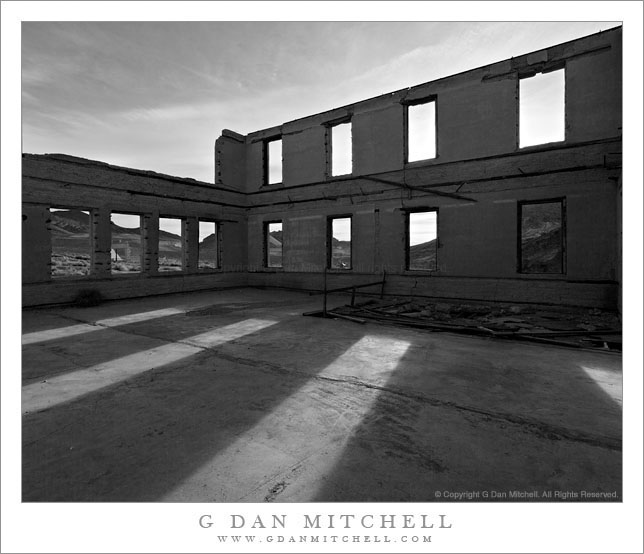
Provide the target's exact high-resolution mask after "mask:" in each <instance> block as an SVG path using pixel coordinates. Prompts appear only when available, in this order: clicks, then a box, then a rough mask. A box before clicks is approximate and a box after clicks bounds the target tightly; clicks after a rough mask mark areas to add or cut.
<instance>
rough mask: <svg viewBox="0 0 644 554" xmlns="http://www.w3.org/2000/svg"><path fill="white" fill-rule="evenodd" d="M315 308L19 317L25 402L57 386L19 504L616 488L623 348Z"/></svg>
mask: <svg viewBox="0 0 644 554" xmlns="http://www.w3.org/2000/svg"><path fill="white" fill-rule="evenodd" d="M337 302H338V304H340V303H343V302H344V299H342V298H341V297H338V299H337ZM318 304H319V299H315V298H311V297H309V296H308V295H306V294H302V293H295V292H286V291H265V290H255V289H243V290H242V289H240V290H230V291H218V292H201V293H193V294H185V295H172V296H167V297H157V298H151V299H140V300H128V301H123V302H111V303H107V304H105V305H103V306H98V307H92V308H85V309H80V308H65V307H57V308H48V309H46V310H26V311H25V312H24V317H23V327H24V329H23V332H24V334H25V335H27V336H30V337H31V340H30V341H28V342H29V344H25V345H24V346H23V380H24V385H25V389H23V399H24V398H26V397H28V391H29V390H31V389H29V387H33V385H39V384H40V381H43V380H52V379H59V382H58V386H59V388H60V390H57V391H56V392H55V394H53V395H52V397H51V399H52V401H46V400H47V392H46V387H45V388H43V387H40V388H39V394H40V395H44V397H43V396H41V397H39V398H40V400H39V402H40V404H38V405H37V406H36V409H34V410H30V413H28V414H25V415H24V417H23V499H24V500H25V501H148V502H149V501H174V502H310V501H357V502H360V501H421V502H422V501H432V500H435V499H436V497H435V493H436V492H437V491H445V490H483V489H486V490H497V491H512V490H526V491H527V490H530V491H531V490H543V491H547V490H588V491H597V492H616V493H617V496H616V498H615V499H617V500H620V499H621V464H622V453H621V390H622V389H621V357H620V356H619V355H616V354H604V353H593V352H585V351H574V350H566V349H562V348H558V347H553V346H545V345H544V346H542V345H525V344H518V343H511V342H508V343H505V342H502V341H491V340H489V339H483V338H477V337H465V336H456V335H450V334H446V333H440V334H435V333H429V332H422V331H418V330H412V329H402V328H393V327H386V326H381V325H377V324H372V323H367V324H365V325H357V324H353V323H351V322H347V321H333V320H324V319H318V318H304V317H301V315H300V314H301V313H302V312H305V311H309V310H311V309H315V308H316V307H317V306H318ZM145 313H150V314H156V315H159V314H163V315H160V316H159V317H155V318H153V319H149V320H148V319H146V318H145V315H144V314H145ZM99 321H110V322H111V323H110V325H109V326H105V328H101V329H100V330H98V331H93V332H91V333H87V334H74V335H70V336H68V337H66V336H65V335H64V333H63V332H62V331H61V332H59V331H57V329H62V328H64V327H66V326H70V325H84V324H88V325H89V324H92V322H94V323H95V322H99ZM267 322H270V325H269V324H268V323H267ZM41 331H47V332H49V335H43V336H49V337H54V338H52V339H47V340H43V341H35V340H33V339H34V338H36V335H35V334H34V333H37V332H41ZM146 351H153V352H156V353H158V352H159V351H160V352H161V353H162V354H163V353H164V352H165V353H167V356H163V355H161V356H160V357H158V358H159V359H156V358H155V359H154V360H152V358H149V361H150V363H149V364H148V365H145V362H144V361H142V360H143V359H144V358H145V357H144V358H142V359H139V358H140V357H141V355H142V353H145V352H146ZM124 358H125V359H128V360H129V361H130V362H132V363H128V364H119V363H118V360H119V359H124ZM79 370H80V373H79ZM83 372H85V373H83ZM96 383H99V384H101V383H102V386H98V387H95V386H94V384H96ZM25 390H26V391H27V392H24V391H25ZM43 391H44V392H43ZM24 395H27V396H26V397H25V396H24ZM43 398H44V401H42V400H43ZM506 500H507V499H506Z"/></svg>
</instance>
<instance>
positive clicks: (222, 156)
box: [215, 129, 246, 190]
mask: <svg viewBox="0 0 644 554" xmlns="http://www.w3.org/2000/svg"><path fill="white" fill-rule="evenodd" d="M222 160H226V161H225V163H222ZM245 182H246V145H245V137H244V136H243V135H240V134H238V133H234V132H233V131H229V130H228V129H224V130H223V131H222V133H221V136H220V137H219V138H218V139H217V140H216V141H215V183H217V185H221V186H224V187H230V188H233V189H236V190H241V189H243V187H244V184H245Z"/></svg>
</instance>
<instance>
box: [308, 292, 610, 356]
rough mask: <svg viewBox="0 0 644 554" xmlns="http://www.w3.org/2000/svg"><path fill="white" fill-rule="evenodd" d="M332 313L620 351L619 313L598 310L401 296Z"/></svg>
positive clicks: (348, 317)
mask: <svg viewBox="0 0 644 554" xmlns="http://www.w3.org/2000/svg"><path fill="white" fill-rule="evenodd" d="M307 315H308V314H307ZM316 315H317V314H316ZM328 315H329V316H330V317H337V318H340V319H346V320H349V321H356V322H357V323H364V322H366V321H372V322H377V323H382V324H390V325H403V326H408V327H413V328H416V329H424V330H427V331H448V332H453V333H463V334H473V335H479V336H485V337H492V338H501V339H513V340H522V341H529V342H538V343H543V344H553V345H557V346H565V347H572V348H592V349H598V350H603V351H617V352H621V349H622V346H621V345H622V342H621V325H620V322H619V319H618V317H617V315H616V314H615V313H612V312H608V311H602V310H598V309H592V310H588V309H584V308H563V307H561V306H552V307H544V306H538V307H536V306H531V305H521V306H517V305H507V304H484V303H479V304H473V303H469V304H461V303H448V302H445V301H443V300H441V301H440V302H436V301H432V300H430V299H423V298H403V297H400V298H394V299H393V300H392V299H386V300H376V299H369V300H366V301H364V302H360V303H357V302H356V303H354V305H348V304H347V305H346V306H341V307H339V308H334V309H333V310H330V311H329V313H328Z"/></svg>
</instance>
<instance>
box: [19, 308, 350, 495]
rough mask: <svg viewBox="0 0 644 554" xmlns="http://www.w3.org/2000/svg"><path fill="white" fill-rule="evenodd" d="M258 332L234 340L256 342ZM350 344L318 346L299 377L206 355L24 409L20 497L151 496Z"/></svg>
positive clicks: (287, 329)
mask: <svg viewBox="0 0 644 554" xmlns="http://www.w3.org/2000/svg"><path fill="white" fill-rule="evenodd" d="M279 326H282V331H283V332H284V333H296V332H297V330H298V326H299V320H298V319H295V320H291V321H290V322H282V323H278V324H277V325H275V326H274V327H273V329H272V330H271V331H272V332H275V328H276V327H279ZM193 331H194V329H193ZM263 332H264V331H259V332H257V333H255V334H253V335H247V336H246V337H244V339H245V340H248V341H250V342H252V341H253V340H254V339H257V340H261V336H262V333H263ZM355 341H356V337H355V336H352V337H346V338H344V339H343V338H339V339H338V338H336V339H334V341H333V343H327V344H326V347H325V348H320V349H319V350H318V351H317V352H316V356H315V357H314V358H312V359H311V360H310V361H309V363H308V366H307V372H308V374H302V373H300V374H290V373H286V372H285V371H284V370H283V369H280V368H279V367H277V366H276V367H272V368H271V367H269V366H268V364H266V363H264V362H262V363H253V362H251V361H248V362H246V361H239V360H236V359H235V358H234V357H230V356H229V357H225V356H223V357H222V356H221V355H219V354H218V353H217V352H213V351H206V352H202V353H200V354H197V355H194V356H191V357H188V358H186V359H184V360H180V361H178V362H176V363H173V364H170V365H165V366H163V367H159V368H156V369H152V370H150V371H147V372H145V373H142V374H140V375H138V376H137V377H135V378H131V379H128V380H126V381H123V382H120V383H118V384H116V385H113V386H111V387H108V388H103V389H101V390H99V391H96V392H94V393H90V394H87V395H85V396H83V397H81V398H78V399H76V400H75V401H72V402H68V403H64V404H59V405H58V406H55V407H53V408H50V409H47V410H45V411H41V412H38V413H34V414H29V415H27V416H25V417H24V418H23V483H22V484H23V500H24V501H46V502H54V501H119V502H127V501H155V500H158V499H159V498H161V497H162V496H163V495H164V494H165V493H167V492H168V491H170V490H171V489H172V488H173V487H175V486H176V485H177V483H179V482H181V480H182V479H183V478H185V477H187V476H189V475H190V474H191V473H192V472H193V471H194V470H196V469H197V468H199V467H200V466H201V465H202V464H203V463H205V462H207V461H208V460H210V459H212V458H213V457H214V456H215V455H216V453H217V452H219V451H220V450H222V449H224V448H225V447H226V446H228V445H229V444H230V443H231V442H232V441H234V440H235V439H236V438H237V437H239V436H241V435H243V434H244V432H245V431H246V430H247V429H249V428H251V427H252V426H253V425H254V424H255V423H256V422H257V421H258V420H260V419H261V418H262V417H264V416H265V415H266V414H267V413H269V412H270V411H271V410H273V409H274V408H275V407H277V406H278V405H279V404H280V403H281V402H282V401H283V400H284V399H286V398H288V397H289V396H290V395H292V394H294V393H295V392H296V391H297V390H298V389H299V388H300V387H302V386H303V385H304V384H305V383H306V382H307V381H308V380H309V379H310V378H311V377H312V376H313V375H315V374H316V373H317V372H319V371H321V370H322V369H324V368H325V367H326V366H327V365H328V364H330V363H331V362H333V360H334V359H336V358H337V357H338V356H340V355H341V354H342V353H343V352H344V351H345V350H347V349H348V348H349V347H350V346H351V345H352V344H353V343H354V342H355ZM241 372H243V373H244V377H243V378H240V373H241ZM258 463H261V460H258ZM240 486H241V485H240ZM210 501H218V498H212V499H210Z"/></svg>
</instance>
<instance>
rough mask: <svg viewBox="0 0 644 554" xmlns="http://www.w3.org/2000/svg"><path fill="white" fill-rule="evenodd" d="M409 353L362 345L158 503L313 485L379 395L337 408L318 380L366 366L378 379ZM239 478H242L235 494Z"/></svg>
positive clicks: (401, 345)
mask: <svg viewBox="0 0 644 554" xmlns="http://www.w3.org/2000/svg"><path fill="white" fill-rule="evenodd" d="M409 346H410V343H409V342H407V341H402V340H395V339H390V338H387V337H375V336H365V337H363V338H362V339H360V340H359V341H358V342H356V343H355V344H354V345H352V346H351V347H350V348H348V349H347V350H346V351H345V352H344V353H343V354H342V355H341V356H339V357H338V358H337V359H336V360H334V361H333V362H332V363H331V364H329V365H328V366H327V367H325V368H324V369H323V370H322V371H321V372H319V373H317V374H316V375H311V377H310V378H309V379H308V380H307V381H306V383H305V384H304V385H303V386H302V387H300V388H299V389H298V390H296V391H294V392H293V394H291V395H290V396H288V397H287V398H286V399H285V400H283V401H282V402H280V403H279V404H278V405H276V406H275V407H274V409H272V410H271V411H270V412H269V413H267V414H266V415H265V416H264V417H263V418H262V419H261V420H260V421H259V422H258V423H257V424H256V425H254V426H253V427H252V428H250V429H249V430H248V431H246V432H245V433H244V434H243V435H242V436H240V437H239V438H238V439H237V440H235V441H234V442H233V443H232V444H230V445H229V446H228V447H227V448H226V449H225V450H222V451H220V452H217V453H216V454H215V455H214V457H213V458H212V459H211V460H210V461H209V462H207V463H206V464H204V465H202V466H201V467H200V468H199V469H198V470H197V471H195V472H194V473H193V474H192V475H190V476H189V477H187V478H186V479H184V480H182V481H181V482H180V483H178V484H177V485H176V486H175V487H174V489H173V490H172V491H170V492H169V493H168V494H166V495H165V496H164V497H163V498H162V499H161V500H163V501H170V502H172V501H181V500H182V499H185V498H192V499H193V500H197V499H198V501H214V502H222V501H225V502H235V501H251V502H257V501H262V500H264V496H265V495H266V492H267V490H268V489H270V488H271V487H272V486H274V485H275V483H276V482H278V481H282V480H283V479H284V478H286V479H287V480H288V479H289V478H293V475H294V474H296V473H297V472H299V471H310V472H313V476H312V477H313V480H314V481H316V482H317V481H320V480H321V479H323V478H324V475H326V474H328V473H329V472H330V471H331V470H332V469H333V467H334V466H335V464H336V463H337V462H338V461H339V459H340V458H341V456H342V453H343V451H344V449H345V446H346V445H347V443H348V441H349V439H350V438H351V437H352V435H353V433H354V431H355V430H356V429H357V428H358V426H359V425H360V423H361V422H362V420H363V418H364V417H365V416H366V415H367V414H368V413H369V412H370V411H371V409H372V408H373V405H374V403H375V401H376V399H377V398H378V393H377V392H375V391H373V393H372V394H371V395H367V397H368V398H370V400H369V401H363V402H361V403H360V404H356V403H355V402H354V401H353V399H351V400H348V401H347V402H345V403H343V402H342V400H341V398H339V397H335V396H334V399H333V402H330V401H329V399H328V395H329V394H332V395H334V394H335V393H334V392H333V391H329V388H333V387H334V386H333V385H332V384H329V385H328V386H325V385H324V383H323V382H322V383H321V382H320V381H319V379H318V378H319V377H327V378H337V376H339V375H347V374H350V373H351V369H352V368H353V367H356V366H360V365H362V364H364V363H365V361H366V360H367V359H370V363H371V364H372V366H373V367H374V369H377V371H378V372H379V373H381V374H382V373H385V372H387V371H388V372H389V373H393V372H394V371H395V370H396V368H397V367H398V365H399V362H400V360H401V359H402V357H403V356H404V355H405V353H406V352H407V349H408V348H409ZM383 353H387V354H386V355H385V356H383ZM316 377H317V378H316ZM286 378H288V377H286ZM338 406H340V408H339V407H338ZM285 422H288V423H287V424H286V425H285ZM302 445H308V446H306V447H304V448H303V446H302ZM204 448H207V445H204ZM300 468H302V469H300ZM240 475H243V476H244V477H243V480H242V481H243V483H244V484H243V486H241V487H240V486H239V483H240ZM285 476H286V477H285ZM321 484H322V483H321V481H320V485H321ZM315 488H316V487H313V488H312V490H310V491H309V492H308V495H309V496H310V499H313V498H315V495H316V493H317V490H313V489H315Z"/></svg>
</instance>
